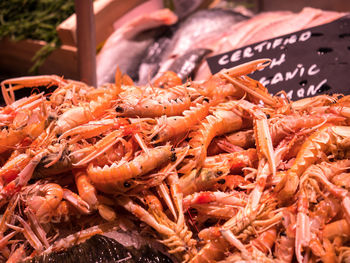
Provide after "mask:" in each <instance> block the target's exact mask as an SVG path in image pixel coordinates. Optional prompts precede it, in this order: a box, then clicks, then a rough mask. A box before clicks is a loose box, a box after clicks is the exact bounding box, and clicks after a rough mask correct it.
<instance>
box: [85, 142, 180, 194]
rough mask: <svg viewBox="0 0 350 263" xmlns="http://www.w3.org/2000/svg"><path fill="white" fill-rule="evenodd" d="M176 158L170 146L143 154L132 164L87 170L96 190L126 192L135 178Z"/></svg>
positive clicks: (92, 167)
mask: <svg viewBox="0 0 350 263" xmlns="http://www.w3.org/2000/svg"><path fill="white" fill-rule="evenodd" d="M174 158H175V152H173V151H171V147H170V146H160V147H156V148H154V149H150V150H149V153H148V154H147V153H142V154H140V155H139V156H137V157H135V158H134V159H133V160H132V161H130V162H123V161H121V162H120V163H119V164H116V163H113V164H112V165H110V166H109V165H105V166H104V167H99V166H94V165H93V164H92V163H90V165H89V166H88V168H87V174H88V176H89V178H90V180H91V182H92V183H93V184H94V185H95V186H96V188H97V189H98V190H100V191H102V192H105V193H115V192H126V191H128V190H130V189H132V188H133V187H135V185H134V184H133V180H134V178H137V177H139V176H142V175H145V174H147V173H148V172H150V171H152V170H153V169H155V168H157V167H159V166H162V165H163V164H165V163H166V162H168V161H169V160H171V159H174Z"/></svg>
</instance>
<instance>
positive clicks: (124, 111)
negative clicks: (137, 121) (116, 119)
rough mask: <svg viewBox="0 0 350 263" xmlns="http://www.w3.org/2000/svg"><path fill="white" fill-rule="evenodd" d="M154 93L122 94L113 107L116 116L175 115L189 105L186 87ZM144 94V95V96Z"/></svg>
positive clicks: (189, 100)
mask: <svg viewBox="0 0 350 263" xmlns="http://www.w3.org/2000/svg"><path fill="white" fill-rule="evenodd" d="M155 91H156V92H155V93H156V94H150V95H148V94H147V91H146V92H145V93H146V94H143V93H142V92H139V93H140V94H141V96H140V95H139V94H136V95H135V94H129V91H128V93H127V95H125V96H123V95H124V94H123V93H122V94H120V97H121V98H122V99H121V100H120V101H119V102H117V106H116V108H115V110H116V112H117V115H118V116H124V117H141V118H142V117H160V116H162V115H166V116H177V115H180V114H181V113H182V112H183V111H184V110H187V109H188V108H189V107H190V106H191V98H190V95H189V94H188V92H187V90H186V89H183V90H180V89H179V88H177V87H174V88H169V89H167V90H162V89H160V91H159V92H158V93H159V94H157V89H155ZM145 95H146V96H145Z"/></svg>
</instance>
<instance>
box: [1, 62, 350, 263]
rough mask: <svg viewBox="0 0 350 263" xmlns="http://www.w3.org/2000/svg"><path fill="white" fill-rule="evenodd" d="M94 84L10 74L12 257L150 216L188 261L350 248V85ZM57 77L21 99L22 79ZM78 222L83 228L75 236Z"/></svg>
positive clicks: (231, 81) (33, 82)
mask: <svg viewBox="0 0 350 263" xmlns="http://www.w3.org/2000/svg"><path fill="white" fill-rule="evenodd" d="M268 64H269V60H268V59H262V60H256V61H252V62H250V63H247V64H243V65H240V66H237V67H235V68H232V69H229V70H223V71H221V72H219V73H217V74H216V75H213V76H212V77H211V78H210V79H208V80H207V81H205V82H203V83H195V82H187V83H185V84H181V80H180V79H179V78H177V76H176V75H174V74H171V73H170V72H168V73H166V74H165V75H164V76H163V77H161V78H160V79H158V80H157V81H156V82H155V83H154V84H153V85H147V86H142V87H141V86H140V87H137V86H134V85H133V83H132V80H131V79H130V78H128V76H126V75H122V74H121V73H120V72H119V71H117V73H116V83H114V84H106V85H104V86H102V87H99V88H97V89H94V88H92V87H89V86H87V85H85V84H84V83H81V82H77V81H71V80H65V79H63V78H59V77H57V76H42V77H25V78H18V79H10V80H6V81H3V82H2V83H1V87H2V92H3V96H4V99H5V102H6V104H7V106H5V107H2V108H0V119H1V121H0V123H1V134H0V154H1V169H0V178H1V199H0V205H1V214H2V217H1V220H0V234H1V239H0V252H1V256H2V259H4V260H6V259H9V262H16V261H20V260H23V259H24V258H30V257H33V256H35V255H40V254H44V253H49V252H51V251H54V250H59V249H62V248H65V247H67V246H69V245H73V243H75V242H77V241H82V240H84V239H87V238H88V237H89V236H91V235H94V234H100V233H101V231H102V230H101V229H102V227H100V226H101V224H102V225H103V224H104V223H106V222H109V223H108V224H111V225H113V226H114V227H118V224H119V223H120V220H123V219H125V218H128V220H131V221H134V222H136V223H137V222H138V223H141V225H140V227H141V228H142V229H143V231H145V233H147V234H148V235H152V236H153V237H154V238H155V239H157V240H159V242H161V243H162V244H163V245H164V246H165V247H167V251H168V253H170V254H173V255H174V257H175V258H177V260H178V261H185V262H215V261H217V262H235V261H249V262H254V261H256V262H292V261H295V260H297V261H298V262H317V261H323V262H338V261H340V262H347V261H348V260H350V249H349V246H348V245H349V237H350V199H349V193H348V189H349V188H350V183H349V178H350V177H349V173H348V172H349V171H348V169H349V167H350V159H348V158H349V156H348V149H349V148H350V127H349V126H348V123H349V117H350V109H349V103H350V102H349V97H347V96H342V95H333V96H328V95H320V96H317V97H314V98H307V99H302V100H300V101H296V102H290V101H289V100H288V99H287V98H286V96H284V94H283V93H281V94H279V96H272V95H270V94H269V93H268V91H267V90H266V89H265V88H264V87H263V86H262V85H261V84H260V83H259V82H257V81H255V80H253V79H251V78H249V77H248V76H246V75H247V74H249V73H251V72H253V71H255V70H257V69H262V68H264V67H265V66H267V65H268ZM52 85H54V86H57V88H56V89H55V91H54V92H53V93H51V94H44V93H39V94H33V95H31V96H29V97H26V98H22V99H20V100H17V101H15V96H14V93H15V91H16V90H18V89H21V88H23V87H36V86H52ZM73 225H74V226H75V227H76V228H78V229H79V230H81V231H79V232H78V233H75V234H73V235H71V236H67V237H65V238H62V233H60V231H61V230H62V229H63V228H64V227H68V228H69V226H70V228H71V229H74V227H73Z"/></svg>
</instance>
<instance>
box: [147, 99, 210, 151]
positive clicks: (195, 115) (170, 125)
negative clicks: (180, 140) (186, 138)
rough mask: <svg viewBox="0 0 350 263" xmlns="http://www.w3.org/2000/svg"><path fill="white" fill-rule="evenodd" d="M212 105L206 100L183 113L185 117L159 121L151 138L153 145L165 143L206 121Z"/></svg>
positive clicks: (173, 117) (166, 118)
mask: <svg viewBox="0 0 350 263" xmlns="http://www.w3.org/2000/svg"><path fill="white" fill-rule="evenodd" d="M209 106H210V103H209V102H208V101H207V100H206V99H204V100H203V103H202V104H199V103H197V104H196V106H195V107H190V108H189V109H188V110H185V111H184V112H183V116H172V117H166V116H163V117H161V118H159V119H158V120H157V125H155V127H153V130H152V134H151V135H150V136H149V137H150V138H151V141H152V143H154V144H157V143H160V142H165V141H167V140H169V139H171V138H174V137H176V136H178V135H181V134H183V133H185V132H187V131H189V130H190V129H191V128H192V127H193V126H194V125H196V124H197V123H199V122H200V121H201V120H202V119H204V118H205V117H206V116H207V115H208V113H209Z"/></svg>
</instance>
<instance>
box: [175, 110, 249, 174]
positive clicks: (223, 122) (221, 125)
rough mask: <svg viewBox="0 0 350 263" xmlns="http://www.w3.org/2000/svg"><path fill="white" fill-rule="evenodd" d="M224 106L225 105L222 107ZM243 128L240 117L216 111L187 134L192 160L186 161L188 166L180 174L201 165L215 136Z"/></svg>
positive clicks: (232, 113) (226, 111) (227, 111)
mask: <svg viewBox="0 0 350 263" xmlns="http://www.w3.org/2000/svg"><path fill="white" fill-rule="evenodd" d="M223 106H226V105H223ZM243 127H244V123H243V120H242V117H240V116H238V115H237V114H235V113H234V112H233V111H229V110H222V109H217V110H215V111H214V112H213V113H212V115H208V116H207V117H206V118H205V119H204V121H202V123H201V124H200V125H199V126H197V127H195V128H194V129H193V131H192V132H191V133H190V134H189V137H190V138H191V140H190V141H189V145H190V147H191V148H192V152H193V155H194V158H193V160H188V164H187V165H186V166H185V167H183V168H182V169H181V170H180V172H186V171H188V170H190V169H192V168H194V167H199V166H200V165H202V164H203V162H204V160H205V158H206V156H207V149H208V146H209V144H210V142H211V141H212V139H213V138H214V137H215V136H218V135H222V134H225V133H228V132H232V131H236V130H239V129H241V128H243Z"/></svg>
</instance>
